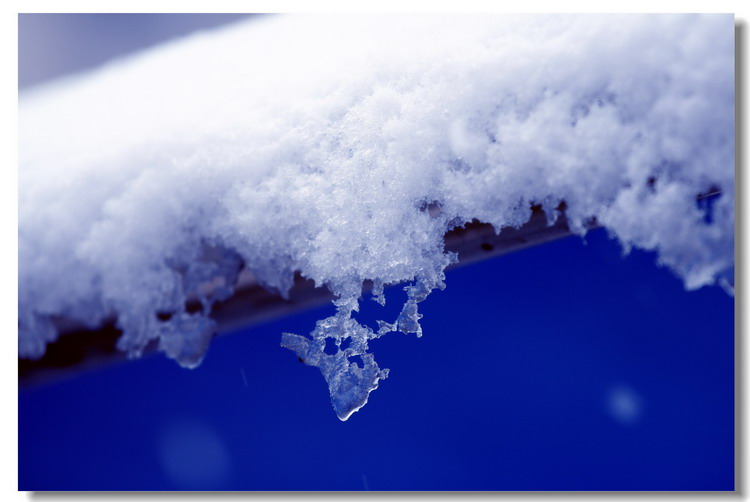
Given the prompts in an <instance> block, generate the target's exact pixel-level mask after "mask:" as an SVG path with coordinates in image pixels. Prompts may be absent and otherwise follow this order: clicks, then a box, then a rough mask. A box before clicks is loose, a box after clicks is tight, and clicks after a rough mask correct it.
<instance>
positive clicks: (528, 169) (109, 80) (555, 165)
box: [18, 15, 734, 420]
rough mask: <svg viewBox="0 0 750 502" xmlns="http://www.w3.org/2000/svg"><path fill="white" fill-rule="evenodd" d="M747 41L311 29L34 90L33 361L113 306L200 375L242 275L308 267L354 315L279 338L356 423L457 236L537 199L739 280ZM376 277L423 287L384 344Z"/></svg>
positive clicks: (392, 22)
mask: <svg viewBox="0 0 750 502" xmlns="http://www.w3.org/2000/svg"><path fill="white" fill-rule="evenodd" d="M733 43H734V24H733V17H732V16H731V15H705V16H695V15H648V16H630V15H628V16H593V15H585V16H525V17H524V16H521V17H508V16H492V15H481V16H424V15H420V16H404V15H401V16H380V17H374V16H372V15H367V16H351V15H347V16H342V15H329V16H317V17H316V16H302V15H296V16H283V17H273V18H266V19H263V20H261V21H257V20H253V21H249V22H246V23H241V24H238V25H235V26H231V27H228V28H224V29H222V30H219V31H215V32H212V33H208V34H201V35H197V36H193V37H190V38H188V39H184V40H180V41H177V42H173V43H170V44H167V45H164V46H162V47H159V48H156V49H152V50H149V51H146V52H144V53H142V54H139V55H136V56H134V57H131V58H128V59H123V60H119V61H115V62H113V63H110V64H108V65H106V66H104V67H102V68H101V69H98V70H97V71H94V72H91V73H89V74H85V75H81V76H77V77H74V78H69V79H67V80H63V81H59V82H56V83H54V84H51V85H47V86H45V87H42V88H38V89H35V90H33V91H29V92H25V93H23V94H22V95H21V98H20V105H19V116H20V166H19V338H18V339H19V355H20V356H22V357H32V358H36V357H39V356H41V355H42V354H43V353H44V351H45V345H46V343H48V342H50V341H52V340H54V339H55V338H56V336H57V331H56V328H55V322H54V321H55V320H56V319H58V318H68V319H74V320H77V321H81V322H84V323H86V324H88V325H90V326H96V325H97V324H98V323H100V322H102V320H103V319H105V318H106V317H107V316H109V315H114V316H116V318H117V322H118V325H119V327H120V328H122V330H123V335H122V337H121V339H120V341H119V346H120V348H121V349H123V350H126V351H128V352H129V353H130V354H132V355H138V354H139V353H140V352H141V351H142V350H143V349H144V347H145V346H146V344H147V343H149V342H150V341H152V340H156V341H158V344H159V346H160V348H161V349H162V350H163V351H165V352H166V353H167V354H168V355H169V356H170V357H173V358H175V359H176V360H177V361H178V362H180V363H181V364H183V365H185V366H190V367H192V366H195V365H197V364H199V363H200V361H201V358H202V357H203V354H204V352H205V350H206V348H207V346H208V342H209V340H210V337H211V334H212V330H213V321H211V319H210V316H209V313H210V308H211V305H212V303H213V302H214V301H216V300H217V299H222V298H225V297H227V296H229V295H231V293H232V285H233V284H234V281H235V280H236V277H237V273H238V272H239V270H240V269H241V267H243V266H245V267H247V268H248V269H250V270H251V271H252V272H253V273H254V274H255V276H256V277H258V278H259V279H260V280H261V281H262V283H263V284H264V285H265V286H267V287H269V288H274V289H277V290H279V291H281V292H282V293H285V292H287V291H288V289H289V287H290V286H291V284H292V279H293V274H294V272H295V271H299V272H300V273H301V275H302V276H304V277H308V278H311V279H314V280H315V282H316V283H317V284H318V285H326V286H327V287H329V288H330V289H331V290H332V291H333V292H334V293H335V294H336V295H337V296H338V298H337V300H336V301H335V303H336V305H337V307H338V311H337V314H336V315H335V316H334V317H332V318H329V319H325V320H321V321H320V322H319V323H318V326H317V327H316V329H315V330H314V331H313V333H312V339H310V338H306V337H302V336H299V335H292V334H285V335H284V337H283V344H284V345H285V346H287V347H289V348H290V349H293V350H295V351H296V352H297V354H298V355H299V356H300V357H301V358H303V359H304V360H305V361H306V362H307V363H308V364H312V365H316V366H319V367H320V369H321V371H322V372H323V374H324V376H325V378H326V380H327V381H328V383H329V387H330V390H331V397H332V401H333V404H334V408H335V409H336V411H337V413H338V414H339V417H340V418H342V420H343V419H346V418H348V416H349V415H351V413H352V412H353V411H356V410H357V409H358V408H359V407H361V406H362V405H363V404H364V403H365V402H366V401H367V397H368V395H369V393H370V391H371V390H373V389H374V388H376V387H377V385H378V381H379V380H381V379H382V378H384V377H385V376H386V375H387V370H380V369H379V368H378V366H377V364H376V363H375V362H374V359H373V358H372V355H371V354H369V353H368V352H367V341H368V340H369V339H371V338H373V337H376V336H381V335H383V334H385V333H387V332H388V331H392V330H400V331H403V332H410V333H416V334H417V335H421V328H420V326H419V322H418V321H419V318H420V317H421V316H420V314H419V313H418V311H417V303H418V302H419V301H421V300H423V299H424V298H425V297H426V296H427V294H429V292H430V291H431V290H432V289H434V288H437V287H443V279H444V275H443V270H444V268H445V267H446V266H447V265H448V264H449V263H450V262H451V261H452V260H454V259H455V257H453V256H449V255H448V254H446V253H445V252H444V250H443V235H444V233H445V232H446V231H447V230H448V229H450V228H452V227H455V226H457V225H462V224H464V223H465V222H468V221H471V220H472V219H474V218H476V219H478V220H481V221H483V222H488V223H491V224H492V225H494V226H495V228H496V229H497V230H500V228H501V227H504V226H519V225H522V224H523V223H524V222H525V221H526V220H527V219H528V218H529V216H530V205H531V204H532V203H539V204H542V205H543V207H544V209H545V210H546V211H547V212H548V215H549V217H550V219H551V220H553V219H554V218H555V217H556V214H557V212H556V210H555V208H556V207H557V206H558V204H559V203H560V202H561V201H565V204H566V207H567V210H566V211H567V216H568V218H569V220H570V222H571V224H572V225H573V228H574V229H576V230H578V231H580V232H583V231H584V227H585V224H586V222H588V221H590V219H591V218H593V217H595V218H596V219H597V221H598V222H599V223H600V224H602V225H604V226H606V227H607V228H608V229H609V231H610V232H611V233H612V235H614V236H616V237H617V238H619V239H620V241H621V242H622V244H623V246H624V247H625V248H626V249H629V248H630V247H631V246H637V247H639V248H643V249H649V250H656V251H657V252H658V256H659V260H660V262H661V263H662V264H664V265H667V266H669V267H670V268H671V269H672V270H674V271H675V272H676V273H677V274H678V275H679V276H680V277H681V278H682V279H683V280H684V283H685V286H686V287H687V288H688V289H695V288H699V287H702V286H705V285H710V284H714V283H716V282H723V283H727V284H730V283H731V276H732V270H733V263H734V256H733V243H734V234H733V228H734V143H733V141H734V140H733V136H734V63H733V58H734V47H733ZM708 191H720V193H721V195H720V196H719V197H718V198H713V199H712V200H711V202H710V204H702V203H700V202H699V201H697V197H698V196H699V194H703V193H706V192H708ZM427 204H433V205H434V204H437V205H439V206H440V208H441V211H440V213H439V215H437V216H435V215H434V214H433V215H431V214H430V212H428V211H425V210H424V208H425V207H426V205H427ZM215 277H221V278H223V281H224V284H225V286H226V287H224V288H221V289H220V290H218V291H215V292H214V293H212V294H211V295H209V296H206V295H203V296H201V294H202V293H201V291H203V290H202V289H201V288H200V287H199V286H200V285H201V284H202V283H205V282H208V281H210V280H211V279H213V278H215ZM366 279H371V280H373V281H374V284H375V287H376V290H377V291H380V292H382V287H383V285H384V284H395V283H401V282H406V281H408V282H411V283H412V285H411V286H407V291H408V293H409V300H408V302H407V303H406V305H405V306H404V308H403V311H402V313H401V315H400V316H399V318H398V319H396V320H395V321H393V322H391V323H388V322H385V321H383V322H382V323H381V328H380V330H379V331H378V332H377V333H376V332H373V331H372V330H371V329H370V328H368V327H365V326H360V325H359V324H358V323H357V322H356V321H354V320H353V319H351V317H350V315H351V312H352V311H353V310H356V309H357V307H358V302H359V298H360V293H361V290H362V284H363V281H365V280H366ZM510 287H512V285H511V286H510ZM191 294H192V295H198V296H200V297H201V301H202V302H203V303H204V311H203V312H198V313H189V312H187V311H186V309H185V302H186V298H187V297H188V296H189V295H191ZM377 298H378V299H379V300H381V301H384V297H383V296H382V295H380V296H379V297H377ZM165 312H166V313H169V314H171V317H170V318H169V319H166V317H167V316H164V315H162V316H161V317H159V316H158V315H157V314H159V313H162V314H163V313H165ZM165 319H166V320H165ZM327 338H330V339H332V340H334V341H335V342H336V346H337V347H338V349H337V350H338V351H337V352H336V353H335V354H327V353H325V352H324V348H325V340H326V339H327ZM349 338H350V339H351V340H350V341H349V345H348V347H347V348H346V349H341V346H342V344H343V342H344V341H345V340H347V339H349ZM356 355H359V356H361V357H362V362H363V363H364V367H360V366H359V365H358V364H356V363H354V362H350V361H349V358H350V357H352V356H356Z"/></svg>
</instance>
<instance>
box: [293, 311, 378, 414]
mask: <svg viewBox="0 0 750 502" xmlns="http://www.w3.org/2000/svg"><path fill="white" fill-rule="evenodd" d="M311 336H312V339H309V338H306V337H304V336H299V335H295V334H292V333H284V334H283V335H282V339H281V345H282V346H283V347H286V348H287V349H290V350H293V351H294V352H295V353H296V354H297V357H299V358H300V359H301V360H302V361H303V362H304V363H305V364H308V365H310V366H317V367H318V368H320V371H321V373H323V377H324V378H325V379H326V382H328V390H329V392H330V394H331V404H332V405H333V409H334V410H335V411H336V415H338V417H339V419H340V420H341V421H346V420H347V419H348V418H349V417H350V416H351V415H352V413H354V412H355V411H358V410H359V409H360V408H361V407H363V406H364V405H365V404H366V403H367V398H368V397H369V396H370V392H372V391H373V390H375V389H377V388H378V383H379V382H380V380H383V379H385V378H386V377H387V376H388V370H387V369H383V370H381V369H380V368H379V367H378V364H377V363H376V362H375V359H374V357H373V355H372V354H369V353H367V352H366V351H367V342H368V341H369V340H371V339H373V338H377V337H378V336H380V335H378V334H377V333H374V332H373V331H372V330H371V329H369V328H367V327H366V326H362V325H361V324H359V323H358V322H357V321H355V320H354V319H352V318H351V317H349V313H343V312H339V313H338V314H336V315H335V316H332V317H329V318H327V319H323V320H321V321H318V323H317V325H316V327H315V330H314V331H313V332H312V333H311ZM328 339H332V340H333V341H334V342H335V347H336V349H335V352H334V353H333V354H328V353H326V341H327V340H328ZM347 339H348V340H349V341H348V343H347V344H345V345H344V347H346V348H342V342H344V341H345V340H347ZM355 356H360V357H361V360H362V363H363V366H362V367H361V368H360V367H359V366H358V365H357V363H356V362H353V361H351V360H350V358H354V357H355Z"/></svg>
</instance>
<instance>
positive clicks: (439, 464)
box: [19, 231, 734, 490]
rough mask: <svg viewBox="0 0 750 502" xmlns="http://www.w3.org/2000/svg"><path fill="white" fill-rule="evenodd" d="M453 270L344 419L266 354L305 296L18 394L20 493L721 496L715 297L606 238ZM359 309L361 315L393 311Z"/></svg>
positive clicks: (715, 291) (300, 318)
mask: <svg viewBox="0 0 750 502" xmlns="http://www.w3.org/2000/svg"><path fill="white" fill-rule="evenodd" d="M586 240H587V244H585V245H584V243H583V241H582V240H581V239H579V238H567V239H563V240H560V241H557V242H554V243H551V244H546V245H543V246H539V247H536V248H532V249H528V250H525V251H522V252H517V253H514V254H510V255H506V256H504V257H500V258H496V259H492V260H488V261H485V262H483V263H480V264H475V265H470V266H466V267H463V268H459V269H456V270H453V271H451V272H449V273H448V276H447V281H446V282H447V286H448V287H447V289H446V290H445V291H436V292H434V293H433V294H432V295H431V296H430V297H429V298H428V299H427V300H426V301H425V302H424V303H423V304H421V312H422V313H423V314H424V319H423V320H422V326H423V329H424V333H425V335H424V336H423V337H422V338H421V339H417V338H416V337H414V336H413V335H408V336H407V335H403V334H400V333H391V334H389V335H387V336H385V337H384V338H382V339H380V340H376V341H374V342H373V343H372V344H371V348H372V349H373V351H374V352H375V354H376V360H378V362H379V364H380V366H381V367H386V368H390V369H391V374H390V377H389V378H388V379H387V380H385V381H384V382H383V383H382V384H381V387H380V388H379V389H378V390H376V391H375V392H374V393H373V394H372V395H371V396H370V402H369V403H368V404H367V405H366V406H365V407H364V408H363V409H362V410H361V411H360V412H358V413H355V414H354V415H353V416H352V417H351V418H350V419H349V421H348V422H340V421H339V420H338V419H337V418H336V415H335V413H334V412H333V410H332V409H331V406H330V403H329V398H328V391H327V387H326V384H325V382H324V380H323V378H322V376H321V375H320V373H319V371H318V370H317V369H316V368H312V367H309V366H305V365H303V364H300V363H299V362H298V361H297V357H296V356H295V355H294V354H293V353H292V352H290V351H287V350H285V349H283V348H281V347H280V346H279V341H280V335H281V332H282V331H290V332H295V333H300V334H306V333H308V332H309V331H311V330H312V329H313V327H314V323H315V321H316V320H317V319H320V318H322V317H324V316H326V315H329V314H330V313H332V308H325V309H318V310H315V311H310V312H306V313H302V314H300V315H297V316H294V317H290V318H287V319H283V320H280V321H277V322H273V323H268V324H265V325H261V326H257V327H255V328H253V329H251V330H247V331H245V332H241V333H238V334H233V335H227V336H223V337H219V338H218V339H216V340H215V341H214V342H213V344H212V346H211V348H210V349H209V353H208V356H207V358H206V360H205V361H204V363H203V365H202V366H200V367H199V368H198V369H196V370H193V371H190V370H184V369H181V368H179V367H178V366H177V365H176V364H175V363H174V362H172V361H170V360H167V359H166V358H164V357H162V356H161V355H159V356H154V357H148V358H146V359H142V360H138V361H133V362H129V363H127V364H123V365H119V366H116V367H111V368H108V369H106V370H103V371H99V372H96V373H88V374H84V375H81V376H79V377H78V378H77V379H75V380H69V381H66V382H61V383H58V384H55V385H50V386H48V387H45V388H38V389H35V390H30V391H24V392H21V393H20V395H19V488H20V489H21V490H129V489H137V490H162V489H166V490H172V489H227V490H362V489H370V490H731V489H733V472H734V465H733V459H734V450H733V445H734V435H733V428H734V425H733V414H734V410H733V405H734V402H733V394H734V388H733V385H734V384H733V382H734V368H733V364H734V363H733V361H734V352H733V343H734V342H733V312H734V311H733V298H731V297H729V296H728V295H727V294H726V293H724V292H723V291H722V290H721V289H719V288H704V289H701V290H699V291H694V292H685V291H684V289H683V287H682V284H681V282H680V281H679V280H678V279H676V278H675V277H674V276H673V275H672V274H671V273H670V272H669V271H668V270H667V269H663V268H658V267H657V266H656V265H655V264H654V263H655V258H654V255H653V254H650V253H644V252H639V251H634V252H633V253H632V254H631V255H629V256H628V257H626V258H624V259H623V258H622V257H621V249H620V246H619V245H618V244H616V243H615V242H613V241H610V240H609V239H608V238H607V236H606V233H604V232H603V231H595V232H592V233H590V234H589V236H588V237H587V239H586ZM386 295H387V299H388V302H389V303H388V305H387V306H386V308H382V307H380V306H379V305H377V304H375V303H374V302H371V301H368V302H366V304H365V305H364V306H363V315H362V318H363V319H367V320H370V321H372V320H374V319H375V318H384V319H386V320H388V321H391V320H393V318H395V316H396V314H397V312H398V309H399V308H400V304H401V303H400V300H401V299H402V298H403V293H402V292H401V288H391V289H390V290H387V293H386Z"/></svg>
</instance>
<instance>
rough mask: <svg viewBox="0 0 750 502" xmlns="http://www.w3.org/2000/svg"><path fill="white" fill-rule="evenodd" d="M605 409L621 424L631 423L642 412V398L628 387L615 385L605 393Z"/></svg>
mask: <svg viewBox="0 0 750 502" xmlns="http://www.w3.org/2000/svg"><path fill="white" fill-rule="evenodd" d="M607 411H608V412H609V414H610V416H612V418H614V419H615V421H617V422H619V423H621V424H623V425H633V424H635V423H636V422H638V420H640V418H641V415H642V413H643V404H642V400H641V398H640V396H638V394H637V393H636V392H635V391H634V390H633V389H631V388H629V387H625V386H619V387H615V388H613V389H611V390H610V391H609V393H608V395H607Z"/></svg>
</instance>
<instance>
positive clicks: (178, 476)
mask: <svg viewBox="0 0 750 502" xmlns="http://www.w3.org/2000/svg"><path fill="white" fill-rule="evenodd" d="M157 448H158V455H159V460H160V462H161V465H162V468H163V469H164V472H165V473H166V474H167V476H168V477H169V478H170V479H171V480H172V482H173V483H174V484H175V485H176V487H177V488H178V489H180V490H216V489H221V488H222V487H223V486H222V485H223V483H225V482H226V481H227V480H228V479H229V477H230V476H229V467H230V462H229V455H228V453H227V449H226V447H225V445H224V442H223V441H222V439H221V437H220V436H219V435H218V434H217V433H216V431H215V430H214V429H213V428H212V427H211V426H210V425H208V424H206V423H205V422H203V421H201V420H198V419H194V418H179V419H177V420H173V421H172V422H169V423H167V424H165V426H163V427H162V429H161V432H160V435H159V437H158V440H157Z"/></svg>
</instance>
